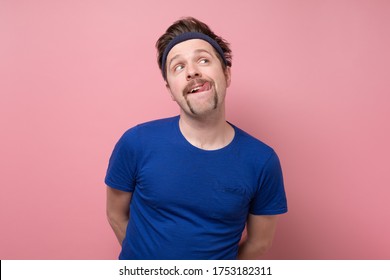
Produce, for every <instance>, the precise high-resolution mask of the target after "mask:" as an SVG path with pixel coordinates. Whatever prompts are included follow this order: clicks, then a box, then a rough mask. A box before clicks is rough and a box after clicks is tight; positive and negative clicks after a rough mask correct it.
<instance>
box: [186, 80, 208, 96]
mask: <svg viewBox="0 0 390 280" xmlns="http://www.w3.org/2000/svg"><path fill="white" fill-rule="evenodd" d="M205 83H210V85H213V84H214V83H213V82H212V81H209V80H206V79H202V78H198V79H193V80H191V81H189V83H188V84H187V86H186V87H185V88H184V90H183V95H186V94H187V93H188V92H189V91H190V90H191V89H192V88H193V87H194V86H196V85H204V84H205Z"/></svg>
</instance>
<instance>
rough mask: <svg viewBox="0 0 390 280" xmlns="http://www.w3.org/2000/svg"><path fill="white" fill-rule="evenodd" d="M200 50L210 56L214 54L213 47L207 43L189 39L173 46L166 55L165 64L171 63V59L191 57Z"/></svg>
mask: <svg viewBox="0 0 390 280" xmlns="http://www.w3.org/2000/svg"><path fill="white" fill-rule="evenodd" d="M200 50H204V51H206V52H209V53H210V54H214V53H215V51H214V47H213V46H212V45H210V44H209V43H208V42H206V41H204V40H201V39H191V40H187V41H184V42H181V43H179V44H177V45H175V46H174V47H173V48H172V49H171V51H170V52H169V53H168V56H167V62H169V61H171V60H172V59H173V58H177V57H181V56H190V55H193V54H194V53H197V52H199V51H200Z"/></svg>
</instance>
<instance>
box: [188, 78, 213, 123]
mask: <svg viewBox="0 0 390 280" xmlns="http://www.w3.org/2000/svg"><path fill="white" fill-rule="evenodd" d="M205 83H209V84H210V89H211V90H212V93H211V94H212V96H211V97H210V100H208V101H207V102H206V104H196V103H197V102H196V101H194V100H191V97H189V96H190V95H192V94H197V93H189V91H190V90H191V88H193V87H194V86H195V85H197V84H202V85H203V84H205ZM214 84H215V83H214V81H210V80H206V79H194V80H192V81H191V82H190V83H189V84H188V85H187V86H186V87H185V89H184V90H183V96H184V98H185V101H186V104H187V107H188V110H190V112H191V113H192V114H193V115H195V116H201V115H203V114H205V113H207V112H209V111H213V110H215V109H217V108H218V104H219V97H218V93H217V91H216V89H215V86H214ZM183 109H184V108H183Z"/></svg>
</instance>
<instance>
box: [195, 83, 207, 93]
mask: <svg viewBox="0 0 390 280" xmlns="http://www.w3.org/2000/svg"><path fill="white" fill-rule="evenodd" d="M209 89H210V83H209V82H206V83H204V85H203V86H202V87H201V88H200V89H199V90H198V91H197V92H201V91H207V90H209Z"/></svg>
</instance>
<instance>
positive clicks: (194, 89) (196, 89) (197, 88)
mask: <svg viewBox="0 0 390 280" xmlns="http://www.w3.org/2000/svg"><path fill="white" fill-rule="evenodd" d="M200 88H201V87H196V88H193V89H191V91H190V93H194V92H196V91H198V90H199V89H200Z"/></svg>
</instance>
